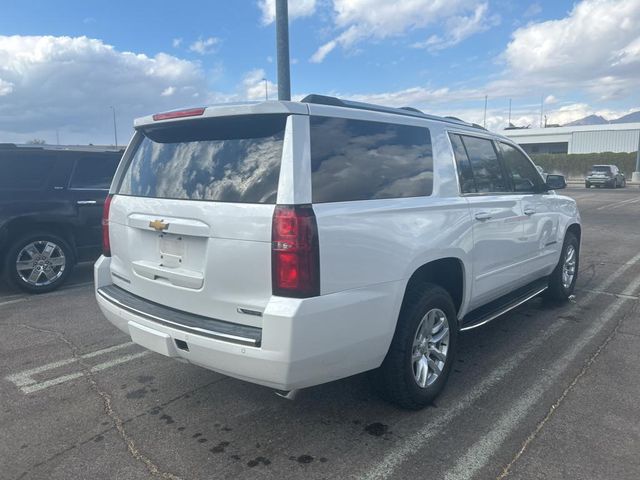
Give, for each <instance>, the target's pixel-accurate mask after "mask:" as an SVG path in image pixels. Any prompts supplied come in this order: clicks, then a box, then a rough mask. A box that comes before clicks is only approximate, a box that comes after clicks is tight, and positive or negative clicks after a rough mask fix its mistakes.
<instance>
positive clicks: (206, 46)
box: [189, 37, 220, 55]
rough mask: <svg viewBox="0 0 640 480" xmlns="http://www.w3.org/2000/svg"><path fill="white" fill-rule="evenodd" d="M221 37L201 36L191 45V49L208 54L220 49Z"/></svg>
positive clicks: (201, 53)
mask: <svg viewBox="0 0 640 480" xmlns="http://www.w3.org/2000/svg"><path fill="white" fill-rule="evenodd" d="M219 44H220V39H219V38H216V37H209V38H204V39H203V38H200V39H198V40H196V41H195V42H193V43H192V44H191V45H189V50H190V51H192V52H196V53H199V54H200V55H207V54H209V53H214V52H215V51H216V50H217V49H218V45H219Z"/></svg>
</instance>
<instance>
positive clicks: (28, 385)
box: [5, 342, 149, 394]
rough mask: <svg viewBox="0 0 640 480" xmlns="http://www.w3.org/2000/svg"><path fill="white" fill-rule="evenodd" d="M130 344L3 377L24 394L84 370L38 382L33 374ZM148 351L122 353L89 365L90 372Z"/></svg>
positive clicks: (71, 377)
mask: <svg viewBox="0 0 640 480" xmlns="http://www.w3.org/2000/svg"><path fill="white" fill-rule="evenodd" d="M132 345H135V344H134V343H133V342H127V343H122V344H120V345H114V346H113V347H108V348H103V349H102V350H96V351H95V352H89V353H85V354H83V355H79V356H78V357H73V358H66V359H64V360H59V361H57V362H51V363H47V364H46V365H42V366H40V367H36V368H32V369H29V370H25V371H23V372H19V373H15V374H13V375H9V376H8V377H6V378H5V379H6V380H8V381H10V382H12V383H13V384H15V386H16V387H18V388H20V390H21V391H22V392H23V393H25V394H28V393H33V392H37V391H40V390H44V389H45V388H49V387H52V386H54V385H60V384H61V383H65V382H68V381H70V380H74V379H76V378H80V377H82V376H83V375H84V372H81V371H80V372H73V373H69V374H66V375H62V376H59V377H55V378H52V379H49V380H44V381H40V382H39V381H37V380H35V379H34V378H33V376H34V375H38V374H41V373H44V372H48V371H50V370H54V369H56V368H60V367H64V366H65V365H69V364H72V363H75V362H78V361H80V359H87V358H94V357H97V356H100V355H105V354H107V353H111V352H116V351H118V350H121V349H123V348H127V347H130V346H132ZM148 353H149V352H148V351H144V352H139V353H133V354H129V355H123V356H121V357H117V358H114V359H112V360H109V361H107V362H103V363H100V364H98V365H95V366H93V367H91V369H90V372H92V373H93V372H100V371H102V370H106V369H107V368H111V367H114V366H116V365H120V364H121V363H125V362H129V361H131V360H135V359H136V358H140V357H143V356H144V355H147V354H148Z"/></svg>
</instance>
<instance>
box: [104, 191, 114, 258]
mask: <svg viewBox="0 0 640 480" xmlns="http://www.w3.org/2000/svg"><path fill="white" fill-rule="evenodd" d="M112 197H113V195H107V198H106V199H105V200H104V208H103V209H102V255H104V256H105V257H110V256H111V242H110V241H109V210H110V209H111V198H112Z"/></svg>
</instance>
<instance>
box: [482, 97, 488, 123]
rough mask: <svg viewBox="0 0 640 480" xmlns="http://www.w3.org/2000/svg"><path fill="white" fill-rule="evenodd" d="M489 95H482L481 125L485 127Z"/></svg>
mask: <svg viewBox="0 0 640 480" xmlns="http://www.w3.org/2000/svg"><path fill="white" fill-rule="evenodd" d="M488 99H489V95H485V96H484V120H482V127H483V128H487V100H488Z"/></svg>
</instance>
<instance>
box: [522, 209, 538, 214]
mask: <svg viewBox="0 0 640 480" xmlns="http://www.w3.org/2000/svg"><path fill="white" fill-rule="evenodd" d="M534 213H536V209H535V208H525V209H524V214H525V215H527V216H531V215H533V214H534Z"/></svg>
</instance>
